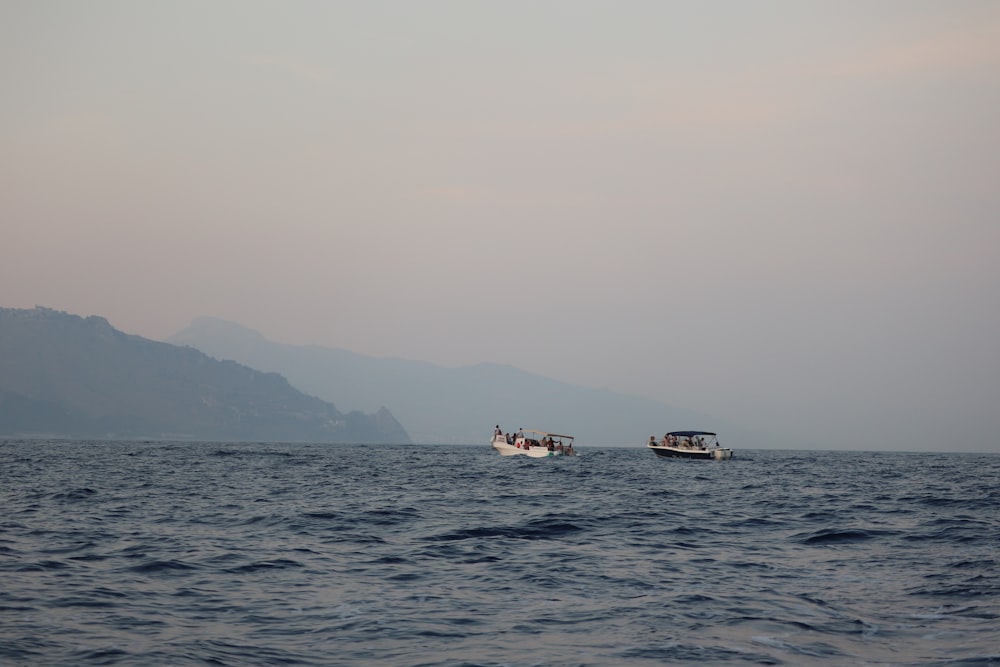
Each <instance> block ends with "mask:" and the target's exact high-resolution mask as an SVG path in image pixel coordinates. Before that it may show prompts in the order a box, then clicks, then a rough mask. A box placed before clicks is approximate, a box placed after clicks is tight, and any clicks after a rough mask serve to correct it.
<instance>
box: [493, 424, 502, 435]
mask: <svg viewBox="0 0 1000 667" xmlns="http://www.w3.org/2000/svg"><path fill="white" fill-rule="evenodd" d="M493 435H503V431H501V430H500V424H497V425H496V428H494V429H493Z"/></svg>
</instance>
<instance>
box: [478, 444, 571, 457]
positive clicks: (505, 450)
mask: <svg viewBox="0 0 1000 667" xmlns="http://www.w3.org/2000/svg"><path fill="white" fill-rule="evenodd" d="M493 449H495V450H497V451H498V452H500V455H501V456H529V457H531V458H533V459H544V458H549V457H552V456H565V455H564V454H563V453H562V452H557V451H549V450H548V449H545V448H544V447H532V448H531V449H521V448H520V447H515V446H514V445H508V444H507V443H506V442H494V443H493Z"/></svg>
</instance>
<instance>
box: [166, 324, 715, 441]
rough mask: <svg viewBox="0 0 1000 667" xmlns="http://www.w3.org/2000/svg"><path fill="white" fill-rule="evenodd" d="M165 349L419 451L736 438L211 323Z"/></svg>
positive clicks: (569, 396)
mask: <svg viewBox="0 0 1000 667" xmlns="http://www.w3.org/2000/svg"><path fill="white" fill-rule="evenodd" d="M167 340H168V341H170V342H172V343H176V344H184V345H190V346H191V347H194V348H197V349H199V350H201V351H202V352H205V353H206V354H209V355H211V356H213V357H216V358H219V359H233V360H235V361H237V362H239V363H243V364H246V365H248V366H252V367H254V368H258V369H261V370H265V371H271V372H280V373H281V374H282V375H284V376H285V377H287V378H288V380H289V382H291V383H292V384H293V385H294V386H296V387H298V388H299V389H301V390H302V391H305V392H307V393H309V394H314V395H316V396H319V397H321V398H324V399H326V400H329V401H331V402H333V403H334V404H336V405H342V406H351V407H352V408H356V409H361V410H370V409H372V406H375V405H382V404H385V405H388V406H390V407H391V408H392V411H393V413H394V414H395V415H396V417H397V418H398V419H399V420H400V422H401V423H403V424H404V425H405V426H406V429H407V431H408V433H409V434H410V437H411V438H413V440H414V442H419V443H463V444H475V443H481V442H484V441H486V440H488V439H489V437H490V434H491V433H492V427H493V425H494V424H497V423H499V424H500V425H501V427H502V428H504V429H505V430H509V431H514V430H515V429H517V428H518V427H524V428H539V429H550V430H553V431H569V432H570V433H571V434H572V435H575V436H577V437H578V438H579V439H580V440H579V442H580V443H581V444H589V445H630V446H631V445H634V446H642V445H644V444H645V442H646V439H647V438H648V437H649V436H650V435H652V434H656V435H662V434H663V432H665V431H667V430H674V429H687V428H704V429H706V430H712V429H714V428H719V429H723V428H724V429H726V430H727V432H728V433H729V434H732V433H733V431H732V430H729V429H730V427H728V426H727V425H723V424H721V423H720V421H719V420H717V419H711V418H709V417H707V416H705V415H701V414H697V413H694V412H690V411H684V410H679V409H675V408H671V407H668V406H665V405H663V404H660V403H657V402H656V401H653V400H649V399H645V398H640V397H635V396H626V395H623V394H618V393H615V392H612V391H609V390H601V389H590V388H584V387H579V386H574V385H569V384H566V383H563V382H559V381H557V380H553V379H550V378H546V377H542V376H539V375H534V374H532V373H528V372H525V371H523V370H520V369H518V368H515V367H513V366H508V365H501V364H490V363H483V364H477V365H474V366H465V367H460V368H446V367H442V366H437V365H435V364H431V363H428V362H423V361H412V360H406V359H388V358H380V357H370V356H366V355H362V354H358V353H355V352H351V351H348V350H344V349H339V348H329V347H321V346H315V345H289V344H283V343H274V342H271V341H268V340H267V339H266V338H265V337H264V336H262V335H260V334H259V333H257V332H255V331H253V330H251V329H248V328H246V327H244V326H242V325H240V324H237V323H233V322H228V321H225V320H220V319H217V318H211V317H203V318H198V319H197V320H195V321H194V322H192V323H191V325H190V326H188V327H187V328H185V329H183V330H182V331H179V332H178V333H176V334H174V335H173V336H170V337H169V338H168V339H167ZM723 442H725V438H723Z"/></svg>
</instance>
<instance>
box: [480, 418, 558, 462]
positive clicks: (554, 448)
mask: <svg viewBox="0 0 1000 667" xmlns="http://www.w3.org/2000/svg"><path fill="white" fill-rule="evenodd" d="M498 436H499V437H502V438H503V439H504V440H505V441H506V442H507V444H508V445H513V446H514V447H517V448H518V449H531V448H532V447H544V448H545V449H547V450H549V451H550V452H558V453H560V454H566V455H568V456H572V455H573V454H575V453H576V452H574V451H573V443H572V442H570V443H569V444H568V445H563V442H562V440H553V439H552V436H551V435H550V436H548V437H545V438H542V439H541V440H535V439H533V438H525V437H524V430H523V429H521V428H518V429H517V433H516V434H515V435H511V434H510V433H504V432H503V430H502V429H501V428H500V425H499V424H497V425H496V428H494V429H493V439H494V440H496V439H497V437H498Z"/></svg>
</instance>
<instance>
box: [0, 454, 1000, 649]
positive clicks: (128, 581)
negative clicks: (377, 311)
mask: <svg viewBox="0 0 1000 667" xmlns="http://www.w3.org/2000/svg"><path fill="white" fill-rule="evenodd" d="M580 449H581V456H579V457H578V458H575V459H574V458H567V459H554V460H527V459H525V458H522V457H515V458H501V457H500V456H498V455H496V454H494V453H493V452H491V451H490V449H489V447H488V445H486V444H485V443H484V444H482V445H476V446H370V447H361V446H347V445H342V446H330V445H288V444H265V443H259V444H231V443H230V444H227V443H149V442H143V443H133V442H75V441H53V442H46V441H21V440H8V441H3V442H0V460H3V461H4V465H3V466H2V467H0V506H2V507H3V513H2V515H0V662H4V663H5V664H12V665H21V664H24V665H136V666H138V665H143V666H145V665H151V664H170V665H203V664H215V665H253V664H256V665H264V664H288V665H368V664H370V665H400V666H402V665H442V666H444V665H447V666H458V665H489V666H495V667H499V666H501V665H593V666H600V665H635V666H639V665H643V666H645V665H649V666H652V665H663V664H706V665H722V664H726V665H730V664H732V665H738V664H772V665H773V664H787V665H846V664H850V665H879V666H888V665H927V666H930V665H935V666H938V665H940V666H943V665H963V666H967V667H969V666H983V667H985V666H987V665H997V664H1000V647H998V644H997V634H996V631H997V627H998V625H1000V584H998V582H1000V558H998V551H997V545H998V544H1000V518H998V516H997V512H996V508H997V507H998V504H1000V457H998V456H996V455H990V454H983V455H979V454H964V455H956V454H927V453H925V454H907V453H871V452H851V453H847V452H839V453H837V452H804V451H740V450H738V449H737V451H736V457H737V458H735V459H734V460H732V461H729V462H694V461H668V460H657V459H654V457H653V455H652V454H651V453H649V452H648V451H645V450H644V449H643V448H641V447H636V448H614V449H603V450H587V449H586V448H585V447H583V446H581V448H580Z"/></svg>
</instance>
